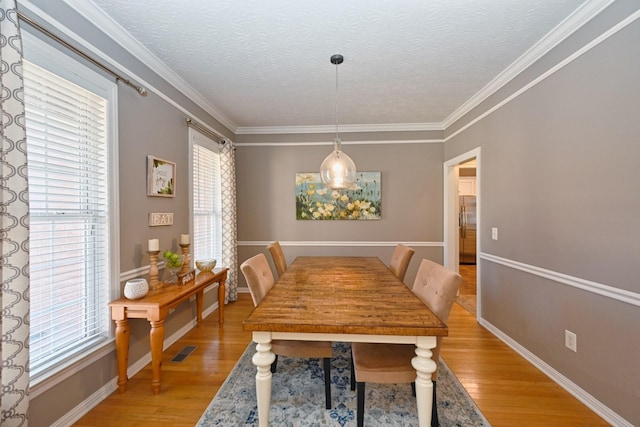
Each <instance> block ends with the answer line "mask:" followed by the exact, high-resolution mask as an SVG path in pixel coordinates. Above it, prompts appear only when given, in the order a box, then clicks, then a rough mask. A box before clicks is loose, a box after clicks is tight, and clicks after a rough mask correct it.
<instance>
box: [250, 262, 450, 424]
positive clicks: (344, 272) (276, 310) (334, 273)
mask: <svg viewBox="0 0 640 427" xmlns="http://www.w3.org/2000/svg"><path fill="white" fill-rule="evenodd" d="M243 328H244V330H245V331H252V334H253V341H254V342H255V343H256V354H255V355H254V356H253V359H252V360H253V363H254V365H255V366H256V368H257V374H256V395H257V396H256V397H257V403H258V419H259V425H260V426H263V427H264V426H268V425H269V411H270V406H271V370H270V366H271V363H272V362H273V361H274V360H275V355H274V354H273V353H272V352H271V341H272V340H275V339H278V340H286V339H291V340H307V341H342V342H372V343H374V342H377V343H401V344H414V345H415V346H416V357H415V358H414V359H413V360H412V365H413V367H414V368H415V369H416V382H415V384H416V401H417V408H418V420H419V425H420V426H429V425H430V424H431V410H432V407H431V405H432V398H433V383H432V382H431V374H432V373H433V372H434V371H435V370H436V363H435V362H434V361H433V360H432V359H431V354H432V353H431V349H432V348H434V347H435V346H436V337H438V336H446V335H447V334H448V329H447V325H445V324H444V323H443V322H442V321H440V319H438V317H437V316H436V315H435V314H433V312H431V310H429V308H427V306H426V305H425V304H424V303H423V302H422V301H421V300H420V299H419V298H418V297H417V296H416V295H414V293H413V292H412V291H411V290H410V289H409V288H408V287H407V286H406V285H405V284H404V283H403V282H402V281H401V280H399V279H398V278H396V277H395V276H394V275H393V274H392V273H391V271H390V270H389V268H388V267H387V266H386V265H385V264H384V263H383V262H382V261H381V260H380V259H378V258H375V257H316V256H314V257H298V258H296V259H295V260H294V262H293V263H292V264H291V265H290V266H289V268H288V269H287V271H286V272H285V273H284V274H283V275H282V276H281V277H280V279H279V280H278V282H277V283H276V285H275V286H274V287H273V288H272V289H271V291H269V293H268V294H267V295H266V296H265V298H264V299H263V300H262V302H261V303H260V304H259V305H258V307H256V308H255V309H254V310H253V311H252V312H251V314H250V315H249V316H248V317H247V318H246V319H245V320H244V322H243Z"/></svg>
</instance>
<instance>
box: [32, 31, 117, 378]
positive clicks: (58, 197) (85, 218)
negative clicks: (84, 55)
mask: <svg viewBox="0 0 640 427" xmlns="http://www.w3.org/2000/svg"><path fill="white" fill-rule="evenodd" d="M41 43H42V42H38V41H36V40H34V39H33V38H31V37H27V38H25V61H24V64H23V65H24V67H23V69H24V86H25V110H26V128H27V167H28V176H29V209H30V230H29V239H30V259H29V262H30V289H31V307H30V318H31V327H30V337H29V339H30V349H29V357H30V375H31V381H32V383H33V382H38V381H41V380H43V379H45V378H46V377H47V376H48V375H49V374H51V373H53V372H56V371H58V370H60V369H61V368H63V367H64V366H67V365H68V364H69V363H70V362H72V361H74V360H76V359H78V358H79V357H82V356H85V355H86V354H87V352H90V351H93V350H95V349H96V348H97V346H99V345H101V344H105V343H107V342H109V341H110V327H111V322H110V319H109V312H108V305H107V304H108V302H109V300H110V299H111V297H112V296H113V292H112V289H111V288H110V283H111V282H112V279H113V268H114V266H113V265H112V264H119V263H118V262H117V258H114V256H113V255H114V253H117V252H114V251H115V247H114V246H115V245H114V242H113V241H112V236H113V233H115V232H116V231H117V230H116V228H117V227H116V226H114V224H116V225H117V220H113V219H110V218H113V217H116V215H110V213H111V212H113V211H114V209H113V206H112V205H113V203H112V202H111V200H113V198H112V197H113V195H114V191H115V185H113V182H115V177H114V176H115V174H114V173H113V170H115V169H114V167H115V165H114V162H113V160H112V159H115V156H114V152H116V150H115V141H113V138H112V135H113V132H112V131H111V127H112V123H111V117H112V116H113V113H112V111H111V108H113V106H114V105H115V102H114V98H115V84H114V83H113V82H111V81H108V80H107V79H105V78H103V77H101V76H100V75H98V74H96V73H95V72H93V71H91V70H89V69H88V68H86V67H84V66H82V65H81V64H79V63H77V62H75V61H74V60H72V59H70V58H69V57H67V56H65V55H63V54H62V53H60V52H57V51H55V50H54V49H51V48H50V47H48V49H47V51H42V48H43V47H42V46H41V45H40V44H41ZM45 49H46V47H45ZM43 52H46V53H43ZM63 70H64V71H63ZM59 71H60V72H59ZM63 74H64V76H63ZM114 221H115V222H114ZM117 268H119V267H117ZM116 271H117V270H116Z"/></svg>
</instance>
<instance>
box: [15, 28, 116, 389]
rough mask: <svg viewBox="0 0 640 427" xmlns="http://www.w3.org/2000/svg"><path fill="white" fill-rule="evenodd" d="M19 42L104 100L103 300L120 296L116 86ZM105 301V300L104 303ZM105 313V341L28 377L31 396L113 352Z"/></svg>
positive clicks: (50, 49)
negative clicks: (105, 227)
mask: <svg viewBox="0 0 640 427" xmlns="http://www.w3.org/2000/svg"><path fill="white" fill-rule="evenodd" d="M22 43H23V52H24V58H25V59H26V60H28V61H29V62H32V63H34V64H37V65H38V66H40V67H42V68H45V69H46V70H48V71H50V72H52V73H54V74H56V75H58V76H60V77H62V78H65V79H67V80H70V81H72V82H73V83H75V84H77V85H79V86H82V87H84V88H85V89H87V90H89V91H92V92H95V93H98V94H100V96H103V97H104V98H106V99H107V102H108V107H107V127H106V132H107V135H106V138H107V143H108V147H107V151H108V154H107V156H108V162H109V170H108V181H107V191H108V194H109V195H108V200H109V208H108V215H109V222H108V227H109V235H108V237H107V240H108V246H109V248H108V259H107V260H105V262H108V263H109V266H108V267H107V272H108V275H109V277H108V278H107V283H108V286H109V289H108V293H107V295H108V297H107V298H108V299H109V301H111V300H113V299H116V298H118V297H119V296H120V271H119V270H120V220H119V212H120V209H119V179H118V175H119V173H118V172H119V153H118V147H119V141H118V85H117V84H116V82H114V81H112V80H111V79H109V78H107V77H105V76H104V75H102V74H100V73H99V72H97V71H95V70H93V69H91V68H90V67H89V66H87V65H86V64H85V63H83V62H81V61H79V60H78V59H76V58H75V57H72V56H71V55H69V54H67V53H66V52H63V51H61V50H59V49H57V47H56V46H53V45H49V44H48V43H46V42H45V41H43V40H41V39H39V38H37V37H36V36H34V35H33V34H31V33H29V32H27V31H22ZM109 301H105V304H106V303H108V302H109ZM105 313H106V314H105V319H103V321H104V322H105V325H106V331H107V336H106V337H105V339H104V340H98V342H97V343H95V344H93V345H91V346H89V348H87V349H85V350H84V351H82V352H80V353H78V354H77V355H76V356H75V357H72V358H70V359H68V360H66V361H64V362H61V363H60V364H58V365H56V366H53V367H52V368H51V369H49V370H47V371H46V374H40V375H38V376H37V377H31V376H30V378H29V381H30V395H31V397H36V396H38V395H40V394H41V393H43V392H45V391H47V390H49V389H50V388H52V387H54V386H56V385H57V384H59V383H60V382H62V381H64V380H66V379H67V378H69V377H71V376H73V375H75V374H77V373H78V372H80V371H81V370H82V369H85V368H86V367H88V366H89V365H90V364H92V363H94V362H95V361H97V360H99V359H100V358H102V357H104V356H105V355H106V354H107V353H108V352H111V351H113V349H114V348H115V344H114V337H115V326H114V322H113V321H112V320H111V313H110V311H109V310H105Z"/></svg>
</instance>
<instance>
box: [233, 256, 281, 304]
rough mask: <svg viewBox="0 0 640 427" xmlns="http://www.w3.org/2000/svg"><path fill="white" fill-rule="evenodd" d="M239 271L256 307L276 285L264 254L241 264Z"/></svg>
mask: <svg viewBox="0 0 640 427" xmlns="http://www.w3.org/2000/svg"><path fill="white" fill-rule="evenodd" d="M240 270H242V274H243V275H244V278H245V279H246V281H247V285H248V286H249V292H250V293H251V299H252V300H253V305H254V306H255V307H257V306H258V304H260V301H262V299H263V298H264V297H265V295H267V293H269V291H270V290H271V288H273V286H274V285H275V283H276V281H275V279H274V278H273V273H272V272H271V267H270V266H269V261H267V257H266V256H264V254H258V255H256V256H253V257H251V258H249V259H248V260H246V261H245V262H243V263H242V265H240Z"/></svg>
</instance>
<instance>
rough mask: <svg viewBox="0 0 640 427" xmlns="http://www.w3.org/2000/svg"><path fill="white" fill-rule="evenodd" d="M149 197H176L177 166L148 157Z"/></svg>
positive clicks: (167, 161)
mask: <svg viewBox="0 0 640 427" xmlns="http://www.w3.org/2000/svg"><path fill="white" fill-rule="evenodd" d="M147 196H156V197H175V196H176V164H175V163H174V162H170V161H169V160H163V159H159V158H157V157H155V156H151V155H149V156H147Z"/></svg>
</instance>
